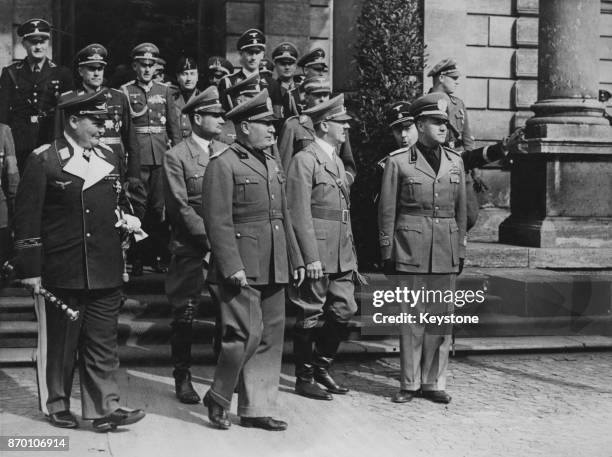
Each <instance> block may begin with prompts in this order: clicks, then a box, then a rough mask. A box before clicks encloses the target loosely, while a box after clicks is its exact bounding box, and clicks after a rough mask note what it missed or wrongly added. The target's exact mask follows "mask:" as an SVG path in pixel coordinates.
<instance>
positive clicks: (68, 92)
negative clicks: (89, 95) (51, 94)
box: [60, 90, 76, 97]
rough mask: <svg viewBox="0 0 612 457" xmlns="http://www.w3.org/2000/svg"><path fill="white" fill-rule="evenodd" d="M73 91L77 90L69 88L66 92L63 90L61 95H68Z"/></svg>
mask: <svg viewBox="0 0 612 457" xmlns="http://www.w3.org/2000/svg"><path fill="white" fill-rule="evenodd" d="M73 92H76V90H67V91H66V92H62V93H61V94H60V97H63V96H64V95H67V94H72V93H73Z"/></svg>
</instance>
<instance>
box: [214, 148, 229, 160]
mask: <svg viewBox="0 0 612 457" xmlns="http://www.w3.org/2000/svg"><path fill="white" fill-rule="evenodd" d="M229 149H230V147H229V146H227V147H226V148H224V149H221V150H220V151H217V152H215V153H214V154H212V155H211V156H210V159H211V160H212V159H216V158H217V157H219V156H220V155H221V154H223V153H224V152H226V151H228V150H229Z"/></svg>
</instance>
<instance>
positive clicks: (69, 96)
mask: <svg viewBox="0 0 612 457" xmlns="http://www.w3.org/2000/svg"><path fill="white" fill-rule="evenodd" d="M106 93H107V90H106V89H102V90H100V91H98V92H92V93H87V92H77V91H70V92H65V93H63V94H62V95H61V96H60V98H59V101H58V103H57V107H58V108H59V109H61V110H63V111H64V113H65V114H67V115H74V116H86V117H93V118H96V119H102V120H106V119H107V118H108V110H107V106H106V99H107V98H106Z"/></svg>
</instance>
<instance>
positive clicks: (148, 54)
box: [132, 43, 159, 63]
mask: <svg viewBox="0 0 612 457" xmlns="http://www.w3.org/2000/svg"><path fill="white" fill-rule="evenodd" d="M158 58H159V48H158V47H157V46H155V45H154V44H153V43H140V44H139V45H137V46H136V47H134V49H132V60H150V61H152V62H153V63H158V61H157V59H158Z"/></svg>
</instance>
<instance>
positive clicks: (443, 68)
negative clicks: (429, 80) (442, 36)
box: [427, 57, 461, 78]
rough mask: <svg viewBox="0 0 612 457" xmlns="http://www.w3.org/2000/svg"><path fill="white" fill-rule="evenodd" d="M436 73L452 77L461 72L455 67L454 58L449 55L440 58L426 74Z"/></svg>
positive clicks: (432, 74)
mask: <svg viewBox="0 0 612 457" xmlns="http://www.w3.org/2000/svg"><path fill="white" fill-rule="evenodd" d="M438 75H443V76H451V77H453V78H458V77H459V76H461V73H460V72H459V70H458V69H457V62H455V59H453V58H451V57H447V58H445V59H442V60H441V61H440V62H438V63H437V64H435V65H434V66H433V68H432V69H431V70H429V73H427V76H438Z"/></svg>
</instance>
